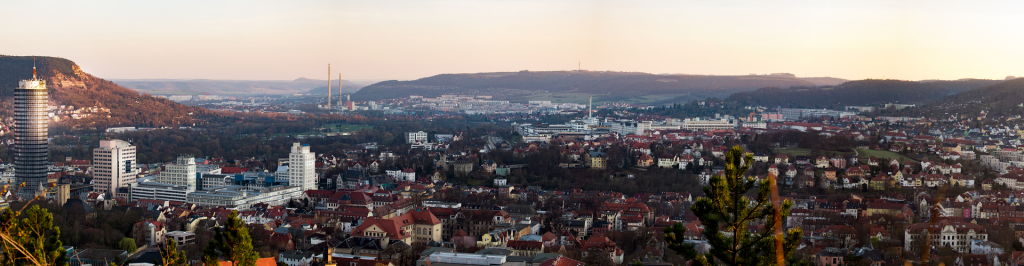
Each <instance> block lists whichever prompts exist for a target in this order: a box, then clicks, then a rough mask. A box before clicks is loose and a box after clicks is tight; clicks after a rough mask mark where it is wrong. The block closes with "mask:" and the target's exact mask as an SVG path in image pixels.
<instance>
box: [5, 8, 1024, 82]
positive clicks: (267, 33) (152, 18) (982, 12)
mask: <svg viewBox="0 0 1024 266" xmlns="http://www.w3.org/2000/svg"><path fill="white" fill-rule="evenodd" d="M0 6H3V7H4V9H5V10H20V11H19V12H8V13H7V14H6V15H5V16H0V24H4V25H17V26H15V27H10V26H9V27H0V36H5V38H4V39H5V41H4V42H0V54H9V55H23V56H27V55H40V56H56V57H63V58H67V59H70V60H73V61H75V62H76V63H78V64H79V65H80V66H82V68H83V70H84V71H86V72H89V73H91V74H94V75H97V76H99V77H102V78H107V79H120V80H127V79H151V80H154V79H209V80H294V79H296V78H299V77H305V78H309V79H327V75H328V73H327V64H328V63H330V64H331V66H332V69H331V79H337V78H338V73H341V75H342V79H347V80H390V79H397V80H411V79H418V78H422V77H427V76H432V75H436V74H443V73H477V72H508V71H519V70H531V71H558V70H575V69H576V68H577V63H578V62H579V63H580V64H581V65H582V67H581V68H582V69H584V70H594V71H605V70H610V71H636V72H647V73H654V74H659V73H686V74H696V75H747V74H751V73H755V74H769V73H778V72H784V73H792V74H795V75H797V76H799V77H836V78H843V79H866V78H875V79H880V78H890V79H903V80H929V79H943V80H954V79H961V78H985V79H1003V78H1004V77H1006V76H1010V75H1013V76H1022V75H1024V65H1021V64H1017V63H1016V62H1019V61H1022V60H1024V49H1019V48H1018V47H1021V46H1022V45H1024V37H1021V36H1018V35H1016V34H1013V33H1015V32H1019V31H1020V30H1024V16H1019V15H1017V14H1015V11H1016V10H1021V7H1024V3H1022V2H1013V1H985V2H956V1H901V2H892V1H828V2H823V1H773V2H771V3H765V2H762V1H715V2H698V1H566V2H555V3H552V2H548V1H486V2H480V1H462V0H451V1H389V2H376V1H375V2H362V1H309V2H301V3H294V2H272V1H266V2H263V1H252V2H245V4H232V3H222V2H213V3H210V2H205V1H175V2H130V1H115V2H99V3H97V2H74V1H54V2H7V3H4V4H0ZM33 10H39V11H40V12H32V11H33Z"/></svg>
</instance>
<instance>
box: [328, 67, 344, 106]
mask: <svg viewBox="0 0 1024 266" xmlns="http://www.w3.org/2000/svg"><path fill="white" fill-rule="evenodd" d="M338 76H339V77H340V76H341V73H338ZM338 87H341V86H338ZM327 109H328V110H330V109H331V64H327Z"/></svg>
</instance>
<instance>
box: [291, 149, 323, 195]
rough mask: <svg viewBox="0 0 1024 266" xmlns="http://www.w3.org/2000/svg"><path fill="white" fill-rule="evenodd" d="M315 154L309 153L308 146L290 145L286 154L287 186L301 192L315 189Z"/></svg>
mask: <svg viewBox="0 0 1024 266" xmlns="http://www.w3.org/2000/svg"><path fill="white" fill-rule="evenodd" d="M316 181H317V180H316V154H313V153H312V152H310V151H309V144H300V143H298V142H295V143H293V144H292V152H291V153H289V154H288V185H289V186H294V187H299V188H300V189H301V190H302V191H306V190H310V189H316V183H317V182H316Z"/></svg>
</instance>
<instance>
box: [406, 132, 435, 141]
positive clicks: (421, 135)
mask: <svg viewBox="0 0 1024 266" xmlns="http://www.w3.org/2000/svg"><path fill="white" fill-rule="evenodd" d="M426 142H430V140H429V139H427V132H423V131H420V132H405V143H407V144H415V143H426Z"/></svg>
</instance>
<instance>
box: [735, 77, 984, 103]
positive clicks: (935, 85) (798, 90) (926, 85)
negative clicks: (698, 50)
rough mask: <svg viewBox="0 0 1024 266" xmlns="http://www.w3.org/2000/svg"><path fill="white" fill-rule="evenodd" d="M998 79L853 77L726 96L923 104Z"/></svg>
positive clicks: (750, 99) (744, 100) (743, 100)
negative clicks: (833, 82) (830, 83)
mask: <svg viewBox="0 0 1024 266" xmlns="http://www.w3.org/2000/svg"><path fill="white" fill-rule="evenodd" d="M999 82H1001V81H999V80H987V79H962V80H951V81H902V80H878V79H868V80H857V81H850V82H846V83H843V84H840V85H838V86H815V87H790V88H785V89H783V88H779V87H774V88H761V89H757V90H754V91H749V92H739V93H736V94H733V95H732V96H729V98H728V99H727V100H731V101H736V102H739V103H741V104H751V105H761V106H782V107H800V108H829V107H833V108H834V107H840V106H844V105H878V104H884V103H910V104H923V103H927V102H931V101H934V100H937V99H940V98H942V97H945V96H948V95H951V94H955V93H958V92H962V91H968V90H972V89H976V88H980V87H985V86H989V85H992V84H996V83H999Z"/></svg>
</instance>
